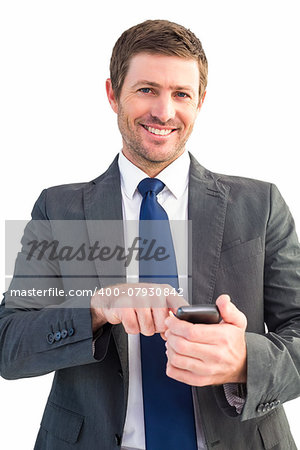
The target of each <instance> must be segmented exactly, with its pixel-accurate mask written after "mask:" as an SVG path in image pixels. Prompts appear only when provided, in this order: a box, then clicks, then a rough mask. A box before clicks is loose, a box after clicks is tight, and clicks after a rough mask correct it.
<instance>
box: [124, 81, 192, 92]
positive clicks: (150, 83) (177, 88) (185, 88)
mask: <svg viewBox="0 0 300 450" xmlns="http://www.w3.org/2000/svg"><path fill="white" fill-rule="evenodd" d="M145 84H146V85H147V86H152V87H156V88H160V87H161V85H160V84H159V83H155V82H154V81H148V80H140V81H138V82H137V83H135V84H134V85H133V86H132V88H133V89H135V88H137V87H138V86H140V85H145ZM170 88H171V89H172V90H174V91H190V92H193V93H195V91H194V89H193V88H192V87H191V86H188V85H187V86H170Z"/></svg>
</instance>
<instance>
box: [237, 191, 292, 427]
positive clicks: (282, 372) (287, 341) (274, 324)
mask: <svg viewBox="0 0 300 450" xmlns="http://www.w3.org/2000/svg"><path fill="white" fill-rule="evenodd" d="M264 316H265V324H266V333H265V334H262V335H261V334H256V333H246V343H247V371H248V374H247V397H246V402H245V405H244V408H243V412H242V416H241V420H247V419H251V418H254V417H259V416H262V415H264V414H265V413H267V412H269V411H270V410H272V409H274V408H276V406H277V405H279V404H280V403H283V402H286V401H288V400H292V399H294V398H296V397H298V396H299V395H300V374H299V372H300V249H299V243H298V238H297V235H296V231H295V225H294V221H293V218H292V216H291V214H290V211H289V209H288V207H287V205H286V203H285V202H284V200H283V199H282V197H281V195H280V193H279V191H278V189H277V188H276V187H275V186H274V185H271V187H270V214H269V219H268V223H267V228H266V240H265V266H264Z"/></svg>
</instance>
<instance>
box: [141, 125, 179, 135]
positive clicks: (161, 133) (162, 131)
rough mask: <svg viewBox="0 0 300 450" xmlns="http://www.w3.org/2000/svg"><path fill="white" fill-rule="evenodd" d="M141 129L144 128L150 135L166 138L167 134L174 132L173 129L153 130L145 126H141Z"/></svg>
mask: <svg viewBox="0 0 300 450" xmlns="http://www.w3.org/2000/svg"><path fill="white" fill-rule="evenodd" d="M142 127H144V128H145V129H146V130H147V131H149V132H150V133H152V134H155V135H157V136H168V135H169V134H171V133H172V132H173V131H175V129H170V128H169V129H166V128H165V129H158V128H153V127H148V126H147V125H142Z"/></svg>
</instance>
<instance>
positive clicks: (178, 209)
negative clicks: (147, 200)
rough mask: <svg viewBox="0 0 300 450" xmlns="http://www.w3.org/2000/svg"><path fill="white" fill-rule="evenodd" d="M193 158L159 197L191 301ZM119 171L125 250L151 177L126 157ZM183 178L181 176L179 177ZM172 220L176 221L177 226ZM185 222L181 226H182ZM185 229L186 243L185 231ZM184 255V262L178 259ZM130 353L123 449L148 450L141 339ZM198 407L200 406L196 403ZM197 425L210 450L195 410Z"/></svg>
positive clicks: (173, 168)
mask: <svg viewBox="0 0 300 450" xmlns="http://www.w3.org/2000/svg"><path fill="white" fill-rule="evenodd" d="M189 167H190V158H189V156H188V153H187V152H184V153H183V154H182V155H181V156H180V157H179V158H177V159H176V160H175V161H174V162H173V163H172V164H170V165H169V166H168V167H166V168H165V169H164V170H163V171H162V172H160V173H159V174H158V176H157V178H158V179H159V180H161V181H162V182H163V183H164V184H165V187H164V189H163V190H162V191H161V192H160V193H159V194H158V196H157V199H158V202H159V203H160V204H161V205H162V206H163V208H164V209H165V210H166V212H167V214H168V217H169V220H170V226H171V231H172V236H173V242H174V248H175V254H176V255H177V265H178V281H179V287H180V288H182V289H183V296H184V298H185V299H186V300H188V289H187V286H188V283H187V274H188V254H187V249H188V245H187V242H188V241H187V239H188V235H187V231H188V220H187V219H188V180H189ZM119 169H120V175H121V191H122V208H123V219H124V236H125V248H127V247H128V245H130V243H131V242H132V240H133V238H134V237H135V236H138V221H139V213H140V206H141V202H142V196H141V194H140V193H139V192H138V191H137V186H138V184H139V182H140V181H141V180H143V179H144V178H147V177H148V175H147V174H146V173H145V172H143V171H142V170H140V169H139V168H138V167H136V166H135V165H134V164H132V163H131V162H130V161H129V160H128V159H127V158H126V157H125V156H124V155H123V154H122V153H120V155H119ZM179 175H180V176H179ZM172 220H173V221H176V223H175V222H173V224H172ZM178 221H181V222H178ZM178 224H179V226H180V230H181V232H180V235H181V237H180V240H179V239H176V228H177V227H178ZM181 227H184V239H182V228H181ZM178 255H180V258H178ZM126 276H127V282H131V283H133V282H138V261H132V263H131V264H130V266H129V267H128V270H127V274H126ZM128 353H129V391H128V404H127V413H126V420H125V427H124V434H123V439H122V449H123V450H127V449H130V450H131V449H132V450H136V449H137V450H145V448H146V447H145V429H144V412H143V392H142V375H141V361H140V336H139V335H129V336H128ZM194 404H195V405H196V402H194ZM195 415H196V423H197V427H196V428H197V430H196V431H197V439H198V450H203V449H205V448H206V446H205V444H204V442H205V441H204V438H203V433H202V430H201V426H200V421H199V412H198V411H197V410H195Z"/></svg>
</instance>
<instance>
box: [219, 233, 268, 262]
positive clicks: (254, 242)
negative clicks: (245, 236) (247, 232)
mask: <svg viewBox="0 0 300 450" xmlns="http://www.w3.org/2000/svg"><path fill="white" fill-rule="evenodd" d="M237 242H238V241H237ZM261 253H263V245H262V241H261V238H260V237H258V238H255V239H251V240H250V241H247V242H243V243H242V244H240V243H238V244H237V245H234V246H233V247H230V248H228V249H226V248H225V250H223V251H222V252H221V259H220V264H221V267H222V268H223V269H226V267H231V266H234V265H235V264H239V263H240V262H241V261H244V260H247V259H249V258H252V257H254V256H257V255H260V254H261Z"/></svg>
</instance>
